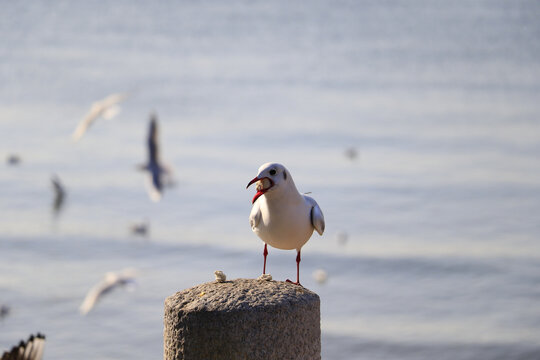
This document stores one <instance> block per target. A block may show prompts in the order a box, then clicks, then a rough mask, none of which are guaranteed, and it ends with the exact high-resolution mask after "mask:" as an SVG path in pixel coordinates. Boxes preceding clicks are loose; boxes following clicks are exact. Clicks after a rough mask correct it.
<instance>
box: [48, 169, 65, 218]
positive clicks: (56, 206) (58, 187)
mask: <svg viewBox="0 0 540 360" xmlns="http://www.w3.org/2000/svg"><path fill="white" fill-rule="evenodd" d="M51 183H52V187H53V190H54V202H53V211H54V213H55V214H58V213H59V212H60V210H62V206H63V205H64V199H65V197H66V190H65V188H64V186H63V185H62V183H61V182H60V178H59V177H58V176H56V175H53V176H52V178H51Z"/></svg>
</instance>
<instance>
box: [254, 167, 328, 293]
mask: <svg viewBox="0 0 540 360" xmlns="http://www.w3.org/2000/svg"><path fill="white" fill-rule="evenodd" d="M253 183H257V185H256V187H257V193H256V194H255V196H254V197H253V200H252V204H253V208H252V209H251V214H250V215H249V223H250V224H251V229H252V230H253V232H254V233H255V234H257V235H258V236H259V237H260V238H261V240H262V241H264V251H263V255H264V265H263V274H265V272H266V256H267V255H268V249H267V245H270V246H272V247H275V248H277V249H283V250H292V249H296V251H297V255H296V282H294V283H293V284H297V285H300V250H301V249H302V246H304V244H305V243H306V242H307V241H308V240H309V238H310V237H311V235H312V234H313V230H316V231H317V232H318V233H319V235H322V234H323V232H324V216H323V213H322V211H321V208H320V207H319V205H318V204H317V202H316V201H315V200H314V199H313V198H311V197H309V196H306V195H303V194H300V193H299V192H298V190H297V189H296V186H295V185H294V181H293V179H292V176H291V173H290V172H289V171H288V170H287V169H286V168H285V166H283V165H281V164H278V163H266V164H264V165H262V166H261V167H260V168H259V172H258V174H257V176H256V177H255V178H254V179H253V180H251V181H250V182H249V184H248V185H247V187H249V186H250V185H251V184H253ZM287 282H292V281H291V280H288V279H287Z"/></svg>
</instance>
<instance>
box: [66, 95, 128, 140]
mask: <svg viewBox="0 0 540 360" xmlns="http://www.w3.org/2000/svg"><path fill="white" fill-rule="evenodd" d="M127 97H128V95H127V94H112V95H109V96H107V97H106V98H105V99H103V100H99V101H96V102H94V103H93V104H92V107H90V111H89V112H88V114H86V115H85V117H84V118H83V119H82V120H81V122H80V123H79V125H77V128H76V129H75V131H74V132H73V135H71V137H72V139H73V141H78V140H79V139H80V138H81V137H82V136H83V135H84V133H85V132H86V130H87V129H88V128H89V127H90V125H92V124H93V123H94V121H95V120H96V119H97V118H99V117H103V118H104V119H107V120H108V119H112V118H113V117H115V116H116V115H117V114H118V113H119V112H120V107H119V106H118V105H117V104H118V103H120V102H122V101H124V100H125V99H126V98H127Z"/></svg>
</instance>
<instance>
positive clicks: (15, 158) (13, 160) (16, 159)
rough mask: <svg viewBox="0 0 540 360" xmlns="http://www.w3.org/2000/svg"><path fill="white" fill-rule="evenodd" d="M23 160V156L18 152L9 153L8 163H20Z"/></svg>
mask: <svg viewBox="0 0 540 360" xmlns="http://www.w3.org/2000/svg"><path fill="white" fill-rule="evenodd" d="M20 162H21V157H20V156H19V155H17V154H9V155H8V157H7V163H8V165H12V166H14V165H19V163H20Z"/></svg>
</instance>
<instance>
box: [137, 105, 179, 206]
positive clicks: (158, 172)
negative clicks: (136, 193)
mask: <svg viewBox="0 0 540 360" xmlns="http://www.w3.org/2000/svg"><path fill="white" fill-rule="evenodd" d="M147 144H148V162H147V163H146V164H143V165H140V166H139V170H143V171H148V173H149V174H148V175H149V176H148V177H147V178H146V188H147V190H148V195H149V196H150V199H152V200H153V201H156V202H157V201H159V200H160V199H161V194H162V192H163V188H164V185H170V179H167V178H166V176H167V175H170V173H171V171H170V169H168V168H167V167H165V166H164V165H162V164H161V162H160V159H159V143H158V126H157V116H156V114H152V115H151V117H150V128H149V131H148V139H147Z"/></svg>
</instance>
